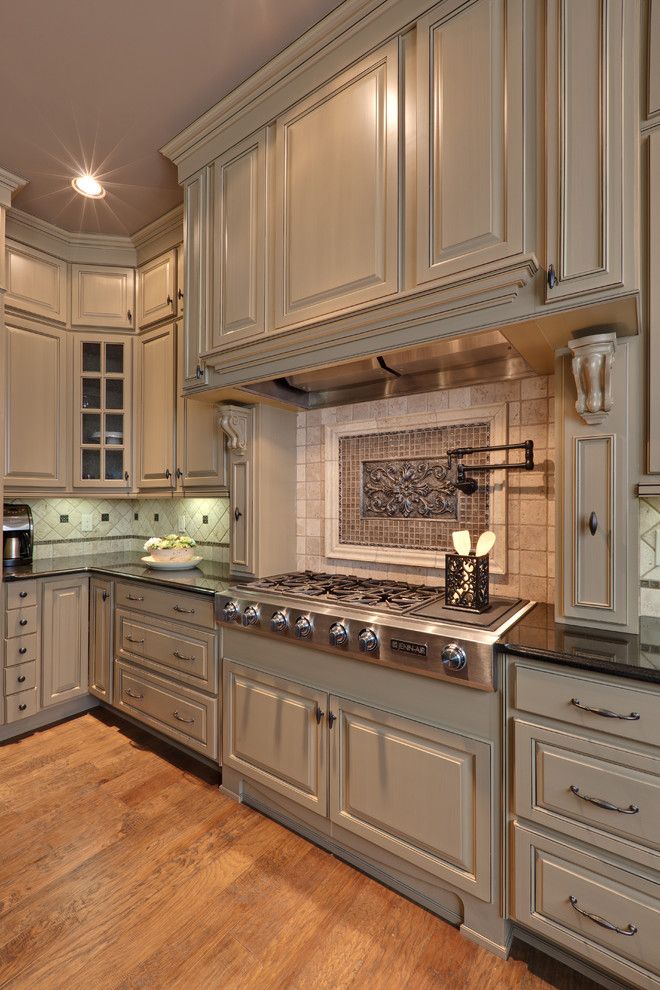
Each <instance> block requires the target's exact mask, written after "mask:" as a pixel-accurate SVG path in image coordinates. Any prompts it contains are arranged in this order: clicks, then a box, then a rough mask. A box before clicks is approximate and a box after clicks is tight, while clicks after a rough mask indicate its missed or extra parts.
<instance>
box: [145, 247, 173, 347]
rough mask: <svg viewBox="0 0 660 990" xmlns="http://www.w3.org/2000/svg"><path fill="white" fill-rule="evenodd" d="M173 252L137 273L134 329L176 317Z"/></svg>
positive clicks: (160, 257)
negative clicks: (136, 320) (135, 321)
mask: <svg viewBox="0 0 660 990" xmlns="http://www.w3.org/2000/svg"><path fill="white" fill-rule="evenodd" d="M176 271H177V260H176V251H175V250H172V251H167V252H166V253H165V254H162V255H159V256H158V257H157V258H154V259H153V260H152V261H148V262H147V263H146V264H144V265H140V267H139V268H138V270H137V302H138V327H139V329H140V330H143V329H145V327H150V326H153V324H154V323H160V322H161V320H167V319H171V318H172V317H173V316H175V315H176V308H177V304H176Z"/></svg>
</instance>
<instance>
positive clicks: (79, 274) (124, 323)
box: [71, 265, 135, 331]
mask: <svg viewBox="0 0 660 990" xmlns="http://www.w3.org/2000/svg"><path fill="white" fill-rule="evenodd" d="M71 323H72V325H73V326H79V327H104V328H107V329H113V330H124V331H128V330H132V329H133V327H134V326H135V271H134V269H132V268H109V267H106V266H104V265H96V266H94V265H72V266H71Z"/></svg>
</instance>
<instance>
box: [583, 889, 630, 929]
mask: <svg viewBox="0 0 660 990" xmlns="http://www.w3.org/2000/svg"><path fill="white" fill-rule="evenodd" d="M568 900H569V902H570V905H571V907H572V908H573V910H575V911H577V913H578V914H581V915H582V917H583V918H588V919H589V921H593V922H594V923H595V924H597V925H600V927H601V928H607V930H608V932H616V934H617V935H636V934H637V932H638V931H639V929H638V928H637V926H636V925H628V926H627V927H626V928H619V927H618V925H613V924H612V922H611V921H606V920H605V918H601V917H599V915H597V914H589V912H588V911H583V910H582V908H579V907H578V901H577V897H573V895H572V894H571V895H570V897H569V898H568Z"/></svg>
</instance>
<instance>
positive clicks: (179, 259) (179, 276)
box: [176, 244, 185, 316]
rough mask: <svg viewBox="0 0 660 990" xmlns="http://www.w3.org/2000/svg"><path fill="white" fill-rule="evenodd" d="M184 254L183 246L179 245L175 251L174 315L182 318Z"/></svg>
mask: <svg viewBox="0 0 660 990" xmlns="http://www.w3.org/2000/svg"><path fill="white" fill-rule="evenodd" d="M184 258H185V255H184V252H183V244H179V246H178V248H177V249H176V315H177V316H183V310H184V305H183V300H184V299H185V292H184V291H183V280H184V273H185V267H184Z"/></svg>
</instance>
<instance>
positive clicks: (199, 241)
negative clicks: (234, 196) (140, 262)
mask: <svg viewBox="0 0 660 990" xmlns="http://www.w3.org/2000/svg"><path fill="white" fill-rule="evenodd" d="M209 171H210V169H203V170H202V171H201V172H198V173H197V175H195V176H193V178H192V179H190V181H189V182H187V183H186V185H185V187H184V190H183V250H184V269H185V270H184V287H183V295H184V301H185V311H184V316H183V335H184V361H183V387H184V388H191V387H195V386H199V385H204V384H206V381H207V374H206V371H205V369H204V368H203V367H202V361H201V360H200V355H201V354H203V353H204V352H205V351H206V350H208V345H209V336H210V329H209V321H210V313H209V309H210V295H211V289H210V274H209V267H210V246H209V236H210V233H209V225H210V211H211V198H210V197H211V188H210V181H209Z"/></svg>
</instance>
